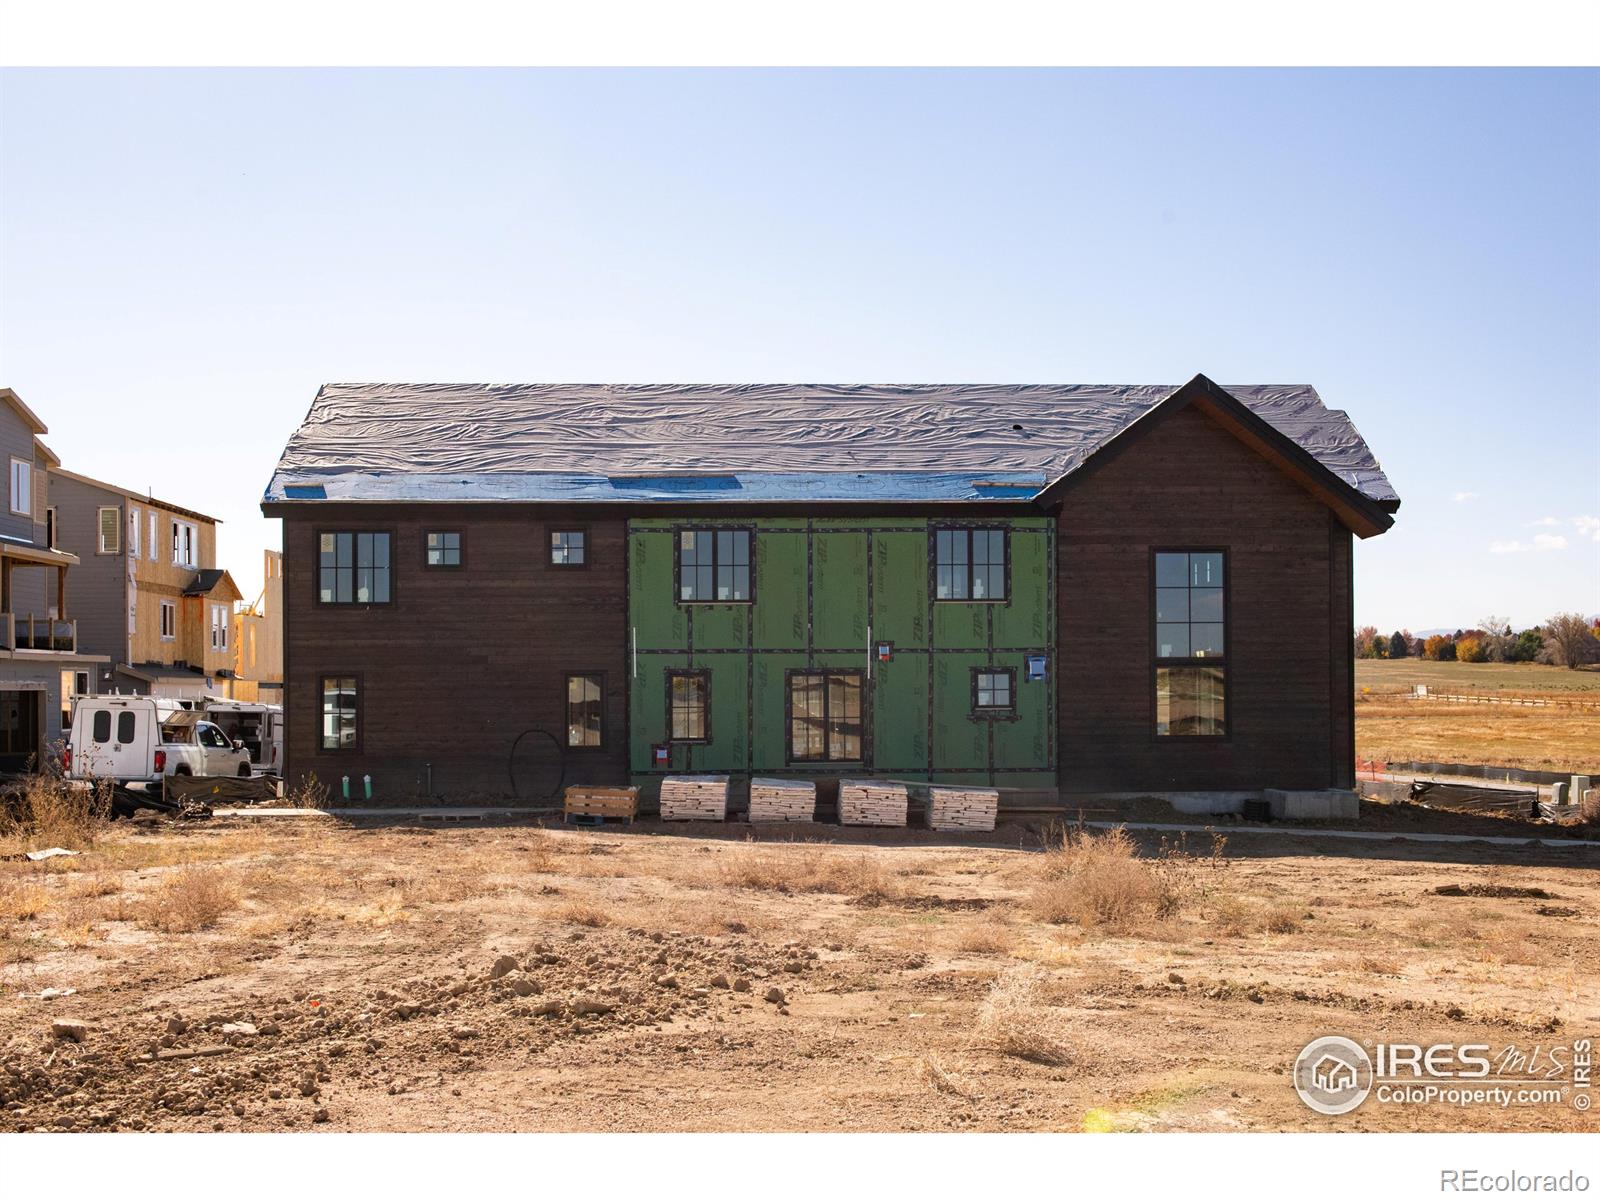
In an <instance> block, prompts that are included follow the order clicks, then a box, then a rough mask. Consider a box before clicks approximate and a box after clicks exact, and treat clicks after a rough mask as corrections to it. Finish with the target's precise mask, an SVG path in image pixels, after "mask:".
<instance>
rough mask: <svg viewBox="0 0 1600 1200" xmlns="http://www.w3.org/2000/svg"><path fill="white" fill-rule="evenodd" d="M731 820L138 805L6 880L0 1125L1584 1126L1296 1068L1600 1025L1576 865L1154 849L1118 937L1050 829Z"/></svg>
mask: <svg viewBox="0 0 1600 1200" xmlns="http://www.w3.org/2000/svg"><path fill="white" fill-rule="evenodd" d="M750 833H751V830H750V828H749V827H747V826H745V827H740V826H672V827H663V826H660V825H657V824H653V823H641V824H640V825H637V826H634V827H632V828H612V827H608V828H605V829H603V830H588V829H582V830H569V829H561V828H550V829H546V828H540V827H536V826H529V825H515V826H497V827H485V826H479V825H475V826H471V827H442V828H439V827H425V828H413V827H403V826H386V827H367V828H357V827H351V826H349V825H345V824H340V823H335V822H333V821H330V820H327V819H319V818H278V819H275V820H262V819H255V820H217V821H213V822H211V823H209V824H195V825H174V824H171V823H157V822H147V821H140V822H137V823H136V824H134V825H133V826H132V827H130V826H129V825H128V824H127V823H122V824H121V825H119V826H117V827H114V831H113V832H111V833H109V834H105V835H102V836H101V837H100V838H99V839H98V840H97V841H96V842H95V843H94V844H93V845H92V846H90V847H89V848H88V849H86V850H85V851H84V852H83V853H82V854H80V855H78V856H76V857H72V858H56V859H51V860H48V861H45V862H40V863H30V862H25V861H15V860H12V861H4V862H0V930H3V933H0V989H3V998H0V1100H3V1106H0V1130H25V1129H149V1130H213V1129H215V1130H291V1129H314V1130H502V1131H507V1130H522V1131H532V1130H963V1129H975V1130H1144V1129H1158V1130H1236V1129H1237V1130H1273V1129H1318V1130H1322V1129H1330V1128H1342V1129H1454V1130H1497V1129H1521V1130H1531V1129H1540V1130H1565V1129H1594V1128H1596V1127H1597V1125H1596V1122H1595V1121H1594V1120H1593V1119H1592V1114H1579V1113H1576V1112H1574V1111H1572V1110H1571V1109H1570V1108H1565V1107H1559V1106H1558V1107H1538V1108H1521V1109H1509V1110H1501V1109H1496V1108H1488V1107H1481V1106H1480V1107H1474V1108H1466V1109H1460V1108H1439V1107H1402V1106H1383V1105H1378V1104H1376V1103H1374V1102H1373V1101H1371V1100H1369V1101H1368V1102H1367V1103H1366V1104H1365V1105H1364V1106H1363V1107H1362V1108H1360V1109H1358V1110H1357V1111H1356V1112H1355V1113H1353V1114H1350V1115H1348V1116H1345V1117H1338V1118H1331V1117H1322V1116H1318V1115H1317V1114H1315V1113H1313V1112H1312V1111H1311V1110H1309V1109H1308V1108H1306V1107H1304V1106H1303V1105H1302V1104H1301V1103H1300V1101H1299V1100H1298V1098H1297V1097H1296V1095H1295V1093H1294V1091H1293V1090H1292V1087H1291V1085H1290V1080H1289V1072H1290V1069H1291V1067H1292V1064H1293V1062H1294V1059H1295V1056H1296V1055H1297V1053H1298V1052H1299V1051H1300V1049H1301V1047H1302V1046H1304V1045H1305V1044H1306V1043H1307V1042H1308V1041H1310V1040H1311V1039H1312V1038H1314V1037H1317V1036H1320V1035H1323V1034H1329V1033H1344V1034H1347V1035H1350V1036H1352V1037H1363V1038H1367V1037H1377V1038H1386V1039H1391V1040H1400V1041H1418V1042H1423V1043H1427V1042H1431V1041H1434V1040H1439V1041H1456V1042H1460V1041H1474V1042H1481V1043H1486V1044H1489V1045H1492V1046H1495V1047H1500V1046H1505V1045H1512V1044H1515V1045H1520V1046H1523V1047H1525V1048H1526V1047H1531V1046H1534V1045H1546V1046H1548V1045H1550V1044H1551V1043H1552V1042H1559V1041H1570V1040H1571V1039H1572V1038H1574V1037H1577V1036H1580V1035H1581V1034H1584V1033H1588V1034H1593V1033H1595V1032H1600V989H1597V987H1596V983H1597V974H1600V933H1597V930H1600V925H1597V921H1596V917H1597V914H1600V873H1597V872H1596V871H1595V867H1596V865H1597V863H1600V850H1597V849H1592V848H1589V847H1582V848H1576V847H1575V848H1572V849H1560V850H1557V849H1549V850H1544V851H1539V850H1536V849H1531V848H1529V849H1523V848H1518V849H1515V850H1512V849H1509V848H1505V849H1502V848H1491V847H1487V846H1483V845H1476V846H1466V847H1460V846H1451V847H1440V846H1433V847H1429V846H1424V845H1421V844H1417V843H1405V842H1400V841H1394V842H1385V843H1372V844H1361V843H1330V842H1322V843H1317V842H1314V841H1312V840H1311V839H1309V838H1305V837H1296V836H1293V835H1284V836H1277V835H1273V836H1270V837H1268V836H1262V835H1254V836H1250V837H1248V838H1246V837H1242V836H1241V837H1237V838H1235V839H1234V841H1231V842H1227V843H1226V844H1223V845H1217V844H1214V842H1213V840H1212V838H1211V837H1210V836H1209V835H1207V834H1204V833H1197V834H1196V835H1194V837H1193V838H1191V839H1190V840H1189V846H1188V850H1189V851H1192V852H1193V853H1192V856H1191V855H1186V854H1176V853H1174V847H1173V846H1172V845H1171V843H1170V842H1169V843H1168V844H1167V845H1166V847H1165V848H1164V849H1163V847H1162V845H1161V844H1160V843H1159V842H1158V841H1157V840H1154V839H1147V840H1145V841H1143V842H1141V843H1140V844H1139V846H1138V851H1139V858H1138V859H1137V864H1142V865H1138V868H1137V869H1138V871H1140V872H1143V874H1140V875H1139V876H1138V878H1139V880H1142V881H1143V882H1142V883H1141V884H1140V886H1144V885H1145V884H1151V883H1152V881H1155V883H1154V884H1153V886H1156V887H1157V888H1158V891H1159V896H1158V903H1159V905H1160V910H1159V911H1154V910H1153V911H1152V912H1151V913H1149V914H1146V915H1144V916H1142V917H1140V918H1139V919H1137V920H1134V921H1130V922H1120V923H1119V922H1118V921H1116V920H1114V919H1112V920H1107V921H1104V922H1101V921H1098V920H1096V919H1094V918H1093V915H1092V914H1090V915H1089V916H1084V914H1082V913H1081V912H1078V910H1077V909H1075V908H1074V905H1075V904H1076V903H1077V900H1078V896H1077V893H1075V892H1072V891H1071V887H1072V886H1075V885H1073V884H1072V880H1071V879H1070V878H1068V876H1067V875H1064V874H1063V872H1064V871H1068V870H1069V868H1070V871H1077V870H1078V866H1077V865H1074V864H1071V863H1065V862H1064V860H1063V859H1062V856H1061V855H1060V854H1059V853H1058V854H1047V853H1042V852H1041V850H1040V847H1041V841H1042V839H1043V838H1044V837H1045V835H1046V830H1045V829H1044V828H1043V827H1042V826H1040V825H1038V824H1034V825H1027V824H1004V823H1003V824H1002V826H1001V828H1000V829H999V830H998V831H996V833H994V834H993V835H969V836H967V837H953V836H950V835H940V834H935V833H932V832H926V831H908V830H895V831H870V832H868V831H860V830H844V829H840V828H836V827H828V826H820V825H817V826H812V825H800V826H795V827H791V828H788V829H783V830H779V831H778V832H776V833H774V832H772V831H771V830H770V827H769V828H768V830H766V831H764V832H762V834H761V835H760V837H761V840H760V841H754V840H750ZM1095 861H1097V862H1099V861H1100V860H1099V859H1096V860H1095ZM1105 861H1106V862H1109V863H1111V864H1112V866H1114V867H1115V866H1116V863H1117V861H1120V860H1115V857H1114V856H1112V858H1111V859H1106V860H1105ZM1080 865H1081V864H1080ZM1091 865H1092V864H1091ZM1101 865H1102V866H1104V865H1105V863H1102V864H1101ZM1128 869H1129V868H1127V864H1126V863H1125V862H1124V863H1122V865H1121V866H1120V867H1118V868H1117V870H1118V871H1123V872H1125V871H1126V870H1128ZM1131 878H1132V876H1128V877H1127V878H1126V879H1125V878H1124V875H1123V874H1117V875H1116V877H1115V879H1114V880H1113V882H1112V886H1113V888H1123V887H1125V886H1131V885H1128V879H1131ZM1063 880H1066V882H1063ZM1079 882H1080V883H1081V882H1082V876H1081V872H1080V875H1079ZM1452 885H1464V886H1465V888H1466V890H1467V891H1468V892H1471V891H1472V890H1473V885H1484V889H1479V890H1485V889H1486V890H1488V891H1489V892H1491V893H1494V892H1495V891H1496V889H1505V888H1535V889H1539V891H1540V892H1542V893H1544V894H1545V895H1544V896H1543V898H1540V897H1531V896H1506V897H1501V896H1498V895H1496V894H1490V895H1471V894H1468V895H1440V894H1437V893H1436V890H1435V889H1437V888H1440V887H1446V888H1449V887H1451V886H1452ZM1053 888H1054V889H1056V890H1052V889H1053ZM1061 888H1067V889H1068V891H1067V892H1066V893H1063V892H1062V891H1060V889H1061ZM1130 895H1132V893H1130ZM1141 895H1142V893H1141ZM1102 898H1103V897H1102ZM1134 899H1135V900H1137V899H1138V896H1135V897H1134ZM51 988H53V989H69V988H70V989H75V990H74V991H73V992H72V993H71V994H64V995H57V996H55V997H53V998H49V999H45V998H41V993H43V992H44V991H45V989H51ZM771 989H777V990H776V991H772V990H771ZM55 1021H65V1022H69V1023H71V1022H76V1023H81V1024H82V1025H83V1026H85V1028H83V1029H81V1030H71V1031H68V1032H71V1033H76V1034H77V1035H79V1036H81V1039H82V1040H81V1041H80V1040H73V1039H72V1037H62V1036H56V1035H55V1034H54V1032H53V1030H52V1023H53V1022H55ZM197 1052H198V1053H197Z"/></svg>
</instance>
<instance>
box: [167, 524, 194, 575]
mask: <svg viewBox="0 0 1600 1200" xmlns="http://www.w3.org/2000/svg"><path fill="white" fill-rule="evenodd" d="M199 541H200V530H199V527H198V526H196V525H195V523H194V522H193V521H173V523H172V561H173V563H174V565H176V566H180V567H192V566H195V565H197V564H198V563H199V561H200V557H199Z"/></svg>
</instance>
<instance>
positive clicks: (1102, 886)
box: [1030, 827, 1223, 927]
mask: <svg viewBox="0 0 1600 1200" xmlns="http://www.w3.org/2000/svg"><path fill="white" fill-rule="evenodd" d="M1213 861H1214V862H1220V861H1223V860H1222V859H1221V857H1220V847H1217V848H1216V849H1214V851H1213ZM1200 863H1201V860H1198V859H1196V858H1195V857H1194V856H1193V855H1191V854H1189V853H1188V852H1187V851H1186V850H1184V849H1182V848H1181V847H1174V846H1170V845H1168V844H1167V843H1165V842H1163V843H1162V845H1161V848H1160V850H1159V851H1158V852H1157V854H1156V855H1155V856H1154V857H1151V858H1145V857H1142V856H1141V855H1140V854H1139V850H1138V847H1137V846H1136V845H1135V844H1134V841H1133V839H1132V838H1131V837H1129V836H1128V832H1127V830H1125V829H1121V828H1117V829H1112V830H1109V831H1108V832H1105V833H1095V832H1093V831H1092V830H1088V829H1084V828H1081V827H1080V828H1077V829H1073V828H1067V829H1064V830H1063V831H1062V832H1061V835H1060V837H1059V840H1057V842H1056V844H1055V845H1054V846H1052V847H1051V848H1050V849H1049V850H1048V851H1046V853H1045V856H1044V866H1043V870H1042V873H1043V875H1044V877H1045V882H1044V883H1042V884H1040V885H1039V886H1038V887H1037V888H1035V889H1034V892H1033V895H1032V896H1031V898H1030V906H1031V908H1032V910H1033V913H1034V915H1035V916H1037V917H1038V918H1039V919H1040V920H1042V921H1048V922H1049V923H1051V924H1053V925H1062V924H1066V923H1067V922H1076V923H1077V924H1079V925H1082V926H1085V927H1088V926H1091V925H1109V926H1112V927H1122V926H1126V925H1127V924H1129V923H1130V922H1133V921H1147V920H1161V919H1164V918H1166V917H1170V916H1172V915H1174V914H1175V913H1176V912H1177V911H1178V909H1179V908H1180V907H1181V906H1182V904H1183V901H1184V899H1185V897H1186V896H1187V895H1188V894H1189V893H1190V892H1191V891H1193V890H1194V889H1195V887H1196V886H1197V880H1196V876H1197V874H1198V871H1199V867H1200Z"/></svg>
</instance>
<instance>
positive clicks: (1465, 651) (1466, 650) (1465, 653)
mask: <svg viewBox="0 0 1600 1200" xmlns="http://www.w3.org/2000/svg"><path fill="white" fill-rule="evenodd" d="M1456 661H1457V662H1488V661H1489V650H1488V648H1487V647H1486V646H1485V645H1484V644H1483V638H1482V637H1481V636H1479V635H1478V634H1476V633H1468V634H1467V635H1466V636H1465V637H1463V638H1460V639H1459V640H1458V641H1457V642H1456Z"/></svg>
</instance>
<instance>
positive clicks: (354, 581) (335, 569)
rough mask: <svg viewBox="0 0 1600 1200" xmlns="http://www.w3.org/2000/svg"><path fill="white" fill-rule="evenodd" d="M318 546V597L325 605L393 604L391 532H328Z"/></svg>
mask: <svg viewBox="0 0 1600 1200" xmlns="http://www.w3.org/2000/svg"><path fill="white" fill-rule="evenodd" d="M318 545H319V559H318V585H317V598H318V599H319V600H321V601H322V603H324V604H388V603H389V599H390V596H391V595H392V589H391V587H390V580H389V575H390V570H391V568H390V565H389V535H388V534H387V533H324V534H321V535H320V536H319V537H318Z"/></svg>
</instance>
